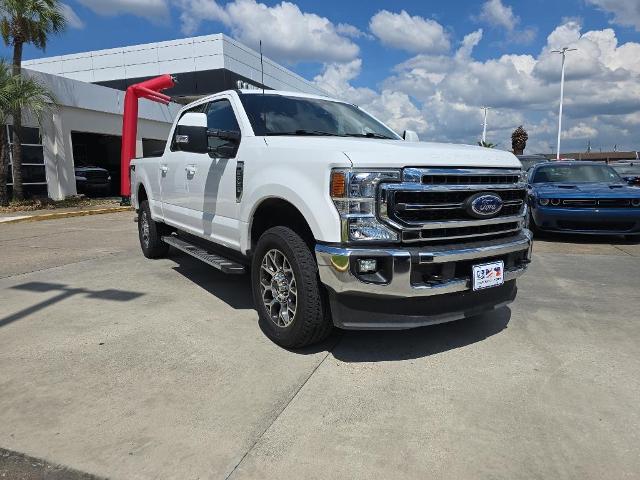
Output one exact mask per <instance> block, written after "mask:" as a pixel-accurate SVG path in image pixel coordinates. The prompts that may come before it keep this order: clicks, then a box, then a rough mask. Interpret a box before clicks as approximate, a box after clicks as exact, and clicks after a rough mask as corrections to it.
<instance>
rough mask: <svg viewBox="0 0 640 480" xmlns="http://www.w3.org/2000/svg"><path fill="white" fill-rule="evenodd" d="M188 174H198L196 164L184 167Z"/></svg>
mask: <svg viewBox="0 0 640 480" xmlns="http://www.w3.org/2000/svg"><path fill="white" fill-rule="evenodd" d="M184 170H185V171H186V172H187V174H188V175H195V174H196V166H195V165H187V166H186V167H185V169H184Z"/></svg>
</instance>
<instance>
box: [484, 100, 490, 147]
mask: <svg viewBox="0 0 640 480" xmlns="http://www.w3.org/2000/svg"><path fill="white" fill-rule="evenodd" d="M490 108H491V107H482V110H484V122H483V123H482V146H483V147H484V145H485V143H487V113H488V112H489V109H490Z"/></svg>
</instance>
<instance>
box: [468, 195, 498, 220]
mask: <svg viewBox="0 0 640 480" xmlns="http://www.w3.org/2000/svg"><path fill="white" fill-rule="evenodd" d="M466 204H467V205H466V211H467V213H468V214H469V215H471V216H472V217H474V218H491V217H495V216H496V215H498V213H500V210H502V206H503V205H504V202H503V201H502V198H500V196H499V195H496V194H495V193H476V194H475V195H473V196H471V197H469V198H468V199H467V202H466Z"/></svg>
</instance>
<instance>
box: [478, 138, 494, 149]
mask: <svg viewBox="0 0 640 480" xmlns="http://www.w3.org/2000/svg"><path fill="white" fill-rule="evenodd" d="M478 145H479V146H480V147H485V148H496V147H497V145H496V144H495V143H491V142H483V141H482V140H480V141H479V142H478Z"/></svg>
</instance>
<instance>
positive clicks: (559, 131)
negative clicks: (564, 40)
mask: <svg viewBox="0 0 640 480" xmlns="http://www.w3.org/2000/svg"><path fill="white" fill-rule="evenodd" d="M576 50H577V48H569V47H564V48H563V49H562V50H552V51H551V53H559V54H561V55H562V74H561V76H560V112H559V113H558V149H557V150H556V160H560V135H561V134H562V102H564V63H565V60H566V58H567V52H575V51H576Z"/></svg>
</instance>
